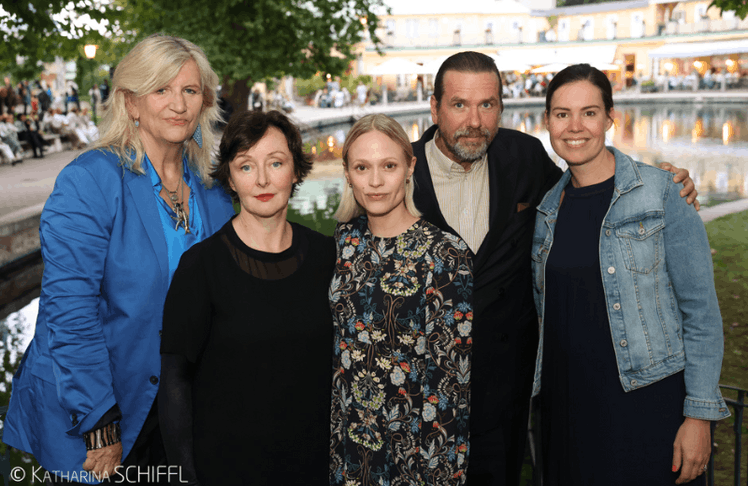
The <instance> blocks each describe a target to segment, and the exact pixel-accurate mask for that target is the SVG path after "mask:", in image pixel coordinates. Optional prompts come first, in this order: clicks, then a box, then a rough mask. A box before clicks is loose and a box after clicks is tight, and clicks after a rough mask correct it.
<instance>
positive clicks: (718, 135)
mask: <svg viewBox="0 0 748 486" xmlns="http://www.w3.org/2000/svg"><path fill="white" fill-rule="evenodd" d="M395 119H396V120H398V121H399V122H400V124H401V125H402V127H403V129H404V130H405V133H407V134H408V135H409V136H410V138H411V140H417V139H419V138H420V137H421V135H422V134H423V132H424V131H426V130H427V129H428V128H429V127H430V126H431V115H430V114H429V113H423V114H421V115H406V116H401V117H396V118H395ZM614 121H615V123H614V124H613V127H612V128H611V129H610V130H609V131H608V133H607V134H606V138H607V143H609V144H612V145H615V146H616V147H617V148H619V149H620V150H622V151H623V152H625V153H627V154H629V155H631V156H632V157H633V158H635V159H637V160H641V161H642V162H645V163H648V164H659V163H661V162H670V163H673V164H674V165H676V166H678V167H682V168H685V169H688V170H689V172H690V173H691V177H692V178H693V180H694V182H695V183H696V186H697V188H698V190H699V194H700V195H699V199H700V200H701V201H702V203H705V202H707V201H708V200H709V199H710V198H718V199H726V198H737V197H748V110H746V109H745V108H744V107H740V106H737V107H736V106H735V105H719V104H717V105H654V106H653V105H625V106H623V105H622V106H620V107H617V108H616V111H615V114H614ZM501 123H502V126H503V127H506V128H513V129H515V130H519V131H521V132H524V133H527V134H530V135H533V136H535V137H537V138H539V139H540V140H541V141H542V142H543V145H544V146H545V148H546V150H547V151H548V154H549V155H550V156H551V158H552V159H553V160H554V161H555V162H556V163H557V164H558V165H559V166H560V167H562V168H564V169H565V168H566V164H565V163H564V161H563V160H561V159H560V158H559V157H558V156H557V155H556V154H555V152H554V151H553V148H552V147H551V144H550V138H549V136H548V132H547V130H546V129H545V122H544V118H543V108H542V107H533V108H514V109H513V108H507V109H506V110H505V111H504V113H503V114H502V117H501ZM349 128H350V125H337V126H334V127H330V128H328V129H324V130H322V131H321V132H318V133H316V134H314V137H316V138H317V140H324V141H325V143H326V144H327V145H328V146H329V147H330V148H331V150H332V147H333V145H330V143H331V142H330V141H331V140H332V141H333V142H332V143H333V144H334V146H335V147H337V148H338V150H339V149H340V148H342V145H343V143H344V141H345V134H346V133H347V131H348V129H349ZM310 141H313V140H311V139H310ZM342 180H343V179H342V175H337V176H336V177H335V179H334V180H326V181H324V182H320V181H313V180H310V181H307V182H305V183H304V184H303V185H302V186H301V187H300V190H299V193H298V194H297V196H296V197H295V198H294V200H293V201H292V205H293V206H294V207H296V208H297V209H301V210H302V211H304V212H306V211H308V210H311V208H312V207H313V204H315V203H316V204H324V202H325V201H326V198H327V195H329V194H332V193H334V191H339V190H341V189H342V187H343V186H342Z"/></svg>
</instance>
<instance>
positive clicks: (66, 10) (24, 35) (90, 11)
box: [0, 0, 120, 80]
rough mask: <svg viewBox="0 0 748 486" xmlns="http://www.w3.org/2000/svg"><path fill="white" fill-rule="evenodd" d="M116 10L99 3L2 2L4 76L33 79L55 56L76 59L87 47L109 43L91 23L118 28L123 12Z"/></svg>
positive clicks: (1, 64)
mask: <svg viewBox="0 0 748 486" xmlns="http://www.w3.org/2000/svg"><path fill="white" fill-rule="evenodd" d="M113 7H114V5H112V4H111V3H109V2H100V1H99V0H76V1H75V2H72V1H71V0H24V1H17V0H2V3H1V4H0V72H2V73H5V74H10V75H12V76H13V77H14V78H16V79H19V80H20V79H30V78H33V77H35V76H36V75H37V74H39V72H41V70H42V69H43V66H42V63H43V62H51V61H54V59H55V56H60V57H62V58H64V59H72V58H76V57H78V52H79V50H80V49H82V46H83V45H84V44H87V43H91V44H105V43H107V42H109V41H108V40H107V39H106V38H104V37H103V36H102V35H101V34H100V33H99V32H98V31H96V30H94V29H93V27H92V23H91V22H87V20H89V19H90V20H92V21H95V22H100V21H103V20H104V19H107V20H108V22H109V24H110V27H111V26H114V25H116V24H117V19H118V18H119V15H120V11H119V10H116V9H114V8H113ZM17 59H20V60H21V62H16V61H17Z"/></svg>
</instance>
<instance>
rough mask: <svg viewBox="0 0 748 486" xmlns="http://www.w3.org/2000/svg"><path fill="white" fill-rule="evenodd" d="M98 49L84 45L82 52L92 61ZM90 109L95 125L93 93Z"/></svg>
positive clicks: (94, 46) (93, 45)
mask: <svg viewBox="0 0 748 486" xmlns="http://www.w3.org/2000/svg"><path fill="white" fill-rule="evenodd" d="M98 47H99V46H97V45H96V44H86V45H85V46H83V52H84V53H85V54H86V57H87V58H89V59H93V58H94V57H96V49H97V48H98ZM91 108H92V111H93V121H94V123H96V122H97V120H96V93H93V94H92V95H91Z"/></svg>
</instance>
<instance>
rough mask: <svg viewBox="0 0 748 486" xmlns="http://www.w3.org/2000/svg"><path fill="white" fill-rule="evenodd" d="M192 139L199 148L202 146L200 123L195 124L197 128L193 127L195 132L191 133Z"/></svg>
mask: <svg viewBox="0 0 748 486" xmlns="http://www.w3.org/2000/svg"><path fill="white" fill-rule="evenodd" d="M192 140H194V141H195V142H196V143H197V146H198V147H200V148H203V131H202V129H201V128H200V124H199V123H198V124H197V128H196V129H195V133H193V134H192Z"/></svg>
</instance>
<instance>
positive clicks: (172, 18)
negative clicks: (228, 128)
mask: <svg viewBox="0 0 748 486" xmlns="http://www.w3.org/2000/svg"><path fill="white" fill-rule="evenodd" d="M122 6H123V13H124V14H125V15H124V17H125V18H130V19H132V20H131V27H132V29H133V30H136V31H137V32H138V38H142V37H145V36H147V35H150V34H152V33H154V32H163V33H166V34H171V35H176V36H179V37H184V38H185V39H189V40H190V41H192V42H194V43H196V44H197V45H199V46H200V47H202V48H203V49H204V50H205V53H206V54H207V56H208V59H210V62H211V65H212V66H213V68H214V69H215V71H216V72H217V73H218V75H219V76H220V77H221V81H222V85H223V87H224V90H225V94H226V95H227V98H228V99H229V101H231V102H232V103H233V105H234V106H235V107H236V111H241V110H245V109H247V100H248V97H249V91H250V89H251V87H252V85H253V84H254V83H255V82H256V81H262V80H265V79H271V78H279V77H281V76H284V75H291V76H294V77H299V78H304V79H308V78H311V77H313V76H314V75H315V74H317V73H330V74H332V75H341V74H343V73H344V72H345V71H346V69H347V68H348V66H349V64H350V62H351V60H353V59H355V56H356V53H355V52H354V49H355V46H356V44H358V43H359V42H360V41H361V40H363V38H364V36H365V34H366V31H368V32H369V35H370V36H371V38H372V40H373V41H374V43H375V44H377V45H378V44H379V39H378V38H377V37H376V34H375V29H376V27H377V15H376V13H379V12H378V9H380V8H381V9H384V2H383V0H214V1H211V2H193V3H190V4H189V5H187V4H185V3H184V2H182V1H176V0H126V3H123V4H122ZM125 30H129V28H128V27H125Z"/></svg>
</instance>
